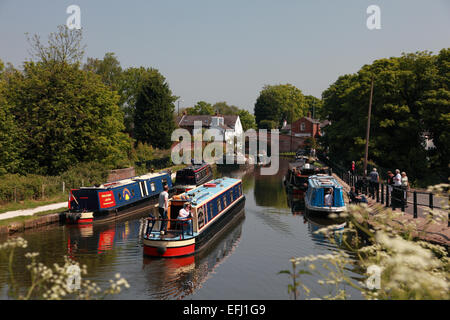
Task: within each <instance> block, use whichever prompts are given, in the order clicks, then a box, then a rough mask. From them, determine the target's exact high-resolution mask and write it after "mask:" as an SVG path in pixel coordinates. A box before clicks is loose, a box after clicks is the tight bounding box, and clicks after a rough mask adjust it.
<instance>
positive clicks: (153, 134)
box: [134, 69, 176, 149]
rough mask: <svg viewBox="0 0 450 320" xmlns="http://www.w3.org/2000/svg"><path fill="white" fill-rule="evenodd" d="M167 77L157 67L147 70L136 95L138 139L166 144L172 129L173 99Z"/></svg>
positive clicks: (169, 139) (168, 144)
mask: <svg viewBox="0 0 450 320" xmlns="http://www.w3.org/2000/svg"><path fill="white" fill-rule="evenodd" d="M175 100H176V97H175V96H173V95H172V92H171V90H170V88H169V85H168V83H167V82H166V79H165V78H164V77H163V76H162V75H161V74H160V73H159V72H158V70H156V69H151V71H150V72H149V73H148V74H146V76H145V78H144V80H143V83H142V86H141V89H140V90H139V93H138V95H137V98H136V107H135V114H134V124H135V128H134V133H135V138H136V139H137V141H140V142H143V143H148V144H150V145H152V146H153V147H156V148H161V149H165V148H169V147H170V145H171V136H172V132H173V130H174V129H175V121H174V118H173V117H174V111H175V106H174V102H175Z"/></svg>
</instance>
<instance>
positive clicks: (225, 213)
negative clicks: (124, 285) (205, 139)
mask: <svg viewBox="0 0 450 320" xmlns="http://www.w3.org/2000/svg"><path fill="white" fill-rule="evenodd" d="M186 202H189V203H190V204H191V211H190V213H191V218H189V219H190V220H191V222H192V229H191V228H189V226H188V224H187V223H186V220H184V221H183V220H178V219H177V218H178V212H179V211H180V209H181V208H183V205H184V204H185V203H186ZM244 203H245V196H244V195H243V193H242V180H240V179H233V178H228V177H223V178H220V179H216V180H213V181H211V182H209V183H206V184H204V185H202V186H200V187H197V188H194V189H192V190H189V191H187V192H185V193H182V194H179V195H175V196H173V197H172V198H171V199H170V201H169V208H168V213H167V216H168V219H167V220H168V221H167V230H166V232H165V233H164V234H161V232H160V227H161V219H160V218H159V217H158V218H156V217H150V218H147V224H146V226H145V227H144V230H143V239H142V242H143V246H144V255H146V256H152V257H179V256H187V255H191V254H194V253H196V252H198V251H200V250H201V249H203V248H204V247H205V246H206V245H207V244H208V243H210V242H212V241H213V240H214V239H215V238H217V237H219V236H220V234H221V233H222V232H223V231H224V230H225V229H226V226H227V225H228V224H230V223H231V222H232V221H233V220H234V219H236V218H237V217H238V213H239V212H241V211H242V209H243V208H244ZM189 229H190V230H189Z"/></svg>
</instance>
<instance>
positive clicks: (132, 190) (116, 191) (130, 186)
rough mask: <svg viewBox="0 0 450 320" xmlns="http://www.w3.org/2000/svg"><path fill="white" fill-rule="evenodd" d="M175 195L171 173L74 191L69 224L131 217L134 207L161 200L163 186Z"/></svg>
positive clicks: (70, 200)
mask: <svg viewBox="0 0 450 320" xmlns="http://www.w3.org/2000/svg"><path fill="white" fill-rule="evenodd" d="M165 184H167V185H168V186H169V192H172V191H171V189H173V186H172V179H171V177H170V174H169V173H167V172H159V173H152V174H147V175H142V176H137V177H133V178H129V179H124V180H118V181H114V182H110V183H105V184H102V185H100V186H95V187H82V188H79V189H72V190H70V193H69V203H68V207H69V211H68V213H67V214H66V221H67V222H68V223H92V222H100V221H102V222H105V221H110V220H113V219H116V218H118V217H119V216H123V215H125V214H129V213H130V212H129V210H125V209H127V208H129V207H131V206H136V205H138V204H141V203H144V202H147V201H153V200H157V198H158V195H159V193H161V192H162V191H163V186H164V185H165Z"/></svg>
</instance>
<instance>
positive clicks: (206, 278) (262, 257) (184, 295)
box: [0, 159, 362, 300]
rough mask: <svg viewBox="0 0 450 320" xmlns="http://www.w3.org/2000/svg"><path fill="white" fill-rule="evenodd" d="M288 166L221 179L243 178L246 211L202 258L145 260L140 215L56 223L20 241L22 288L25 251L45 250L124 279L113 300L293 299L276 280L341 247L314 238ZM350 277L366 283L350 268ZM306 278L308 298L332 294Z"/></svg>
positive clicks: (48, 257) (52, 257)
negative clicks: (290, 188) (292, 191)
mask: <svg viewBox="0 0 450 320" xmlns="http://www.w3.org/2000/svg"><path fill="white" fill-rule="evenodd" d="M288 162H289V161H288V160H286V159H281V161H280V170H279V172H278V174H277V175H274V176H263V175H261V174H260V169H259V168H254V169H253V168H251V170H246V171H239V170H237V171H229V172H221V173H218V175H227V176H232V177H240V178H242V179H243V190H244V193H245V196H246V203H245V209H244V212H243V214H242V218H241V219H240V220H239V221H236V223H235V224H234V225H233V226H231V228H230V229H229V230H228V231H227V232H226V233H225V234H224V235H223V236H222V237H221V238H220V239H218V240H217V241H216V242H214V243H212V244H211V245H209V246H208V247H207V248H206V249H205V250H204V251H202V252H200V253H199V254H196V255H193V256H190V257H184V258H174V259H153V258H146V257H144V256H143V253H142V251H143V248H142V242H141V237H140V228H141V226H142V223H141V221H142V215H138V216H135V217H128V218H126V219H124V220H119V221H116V222H112V223H109V224H105V225H94V226H86V227H83V228H79V227H76V226H67V225H62V226H58V225H54V226H49V227H47V228H44V229H39V230H35V231H29V232H26V233H24V234H21V235H20V236H22V237H24V238H25V239H26V240H27V241H28V248H27V249H20V250H19V251H18V252H17V254H16V258H15V262H14V269H15V277H16V279H17V282H18V283H19V284H20V286H21V287H23V288H24V287H26V286H27V285H28V284H29V281H30V279H29V276H28V275H27V272H26V264H27V262H28V260H27V259H26V258H24V253H25V252H39V253H40V255H39V261H41V262H43V263H45V264H46V265H48V266H51V265H53V263H60V264H62V263H63V261H64V258H63V257H64V256H65V255H68V256H70V257H72V258H73V259H75V260H76V261H78V262H80V264H85V265H87V269H88V275H87V276H85V278H88V279H90V280H92V281H94V282H96V283H97V284H98V285H100V287H102V288H105V287H107V286H108V281H109V279H113V278H114V275H115V274H116V273H120V274H121V275H122V276H123V277H124V278H125V279H126V280H127V281H128V283H129V284H130V288H129V289H126V290H124V291H122V293H120V294H119V295H115V296H110V298H112V299H262V300H264V299H292V295H290V294H289V293H288V290H287V288H288V284H289V283H290V279H289V278H288V276H287V275H286V274H278V272H279V271H281V270H286V269H290V268H291V264H290V262H289V259H290V258H292V257H302V256H307V255H316V254H327V253H332V252H335V251H336V250H337V247H336V245H334V244H332V243H330V242H329V241H328V240H327V239H325V238H324V237H323V236H321V235H317V234H314V231H316V230H318V229H319V228H320V227H321V226H322V225H323V224H324V222H323V221H321V220H314V221H313V220H310V219H309V218H308V217H306V216H305V215H304V212H303V208H302V206H301V202H295V203H294V205H292V201H291V200H290V199H291V197H289V196H288V195H287V194H286V191H285V189H284V186H283V176H284V174H285V173H286V170H287V167H288ZM291 207H293V208H291ZM4 260H5V259H3V260H2V261H0V299H7V285H6V283H7V271H6V266H7V265H6V261H4ZM348 275H349V276H351V277H353V278H355V279H360V278H361V276H360V275H358V274H357V273H353V272H352V271H351V270H349V271H348ZM302 279H303V280H302V281H303V282H304V283H305V284H306V285H307V286H308V287H310V288H311V289H313V294H312V295H311V296H310V297H319V296H323V295H326V294H328V293H329V289H328V288H327V287H323V286H321V285H319V284H318V283H317V280H319V278H318V277H316V276H305V277H304V278H302ZM345 289H346V291H347V293H349V294H350V295H351V298H353V299H361V298H362V296H361V295H360V294H359V292H357V291H355V290H354V289H352V288H351V287H350V286H347V287H345Z"/></svg>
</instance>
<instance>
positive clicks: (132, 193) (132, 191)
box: [131, 189, 134, 197]
mask: <svg viewBox="0 0 450 320" xmlns="http://www.w3.org/2000/svg"><path fill="white" fill-rule="evenodd" d="M131 196H132V197H134V189H131Z"/></svg>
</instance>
